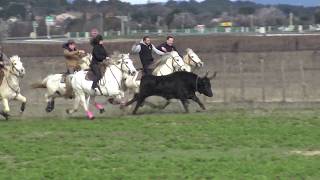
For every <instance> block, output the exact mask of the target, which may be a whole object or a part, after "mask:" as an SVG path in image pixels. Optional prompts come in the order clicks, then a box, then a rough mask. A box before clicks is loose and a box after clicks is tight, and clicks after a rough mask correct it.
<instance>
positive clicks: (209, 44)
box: [5, 36, 320, 116]
mask: <svg viewBox="0 0 320 180" xmlns="http://www.w3.org/2000/svg"><path fill="white" fill-rule="evenodd" d="M318 42H320V36H312V37H310V36H306V37H229V36H228V37H216V36H212V37H189V38H187V37H179V38H177V46H178V47H179V48H180V49H186V48H187V47H190V48H193V49H194V50H195V51H196V52H197V53H198V55H199V56H200V58H201V59H203V60H204V62H205V67H204V68H203V69H201V70H199V71H196V73H198V74H203V73H204V72H205V71H207V70H209V71H211V72H213V71H217V72H218V76H217V79H216V80H214V81H212V84H213V90H214V94H215V96H214V97H213V98H210V99H209V98H207V99H205V100H206V101H207V102H283V101H285V102H301V101H305V102H312V101H319V100H320V91H318V89H319V87H320V81H319V79H320V73H319V70H320V51H318V49H319V43H318ZM132 43H133V42H132V41H130V42H113V43H107V44H106V47H107V49H108V51H109V52H112V51H113V50H120V51H121V52H130V51H129V50H130V47H131V45H132ZM79 48H84V49H86V50H89V49H90V47H89V46H88V44H81V45H80V47H79ZM5 49H6V51H7V53H8V54H11V55H12V54H19V55H20V56H22V61H23V63H24V66H25V68H26V70H27V74H26V77H25V78H24V79H23V80H22V87H21V89H22V92H23V94H24V95H25V96H27V97H28V99H29V107H30V105H32V109H31V110H30V109H29V110H28V114H29V115H32V116H37V115H39V114H41V115H43V113H44V110H43V109H44V107H45V105H46V104H45V103H44V99H43V94H44V91H42V90H31V89H30V87H29V85H30V84H31V83H33V82H37V81H40V80H41V79H42V78H44V77H45V76H46V75H48V74H52V73H60V72H64V71H65V67H64V58H63V57H62V56H61V54H62V49H61V45H60V44H22V43H21V44H6V45H5ZM132 58H133V59H134V61H135V64H136V67H140V63H139V59H138V57H137V55H133V56H132ZM101 101H104V100H102V99H101ZM70 103H71V101H68V102H66V101H65V100H59V101H58V102H57V105H58V107H57V110H56V112H55V113H53V114H52V116H54V115H62V114H64V113H63V111H64V109H65V107H66V104H67V105H71V104H70ZM113 108H114V107H113Z"/></svg>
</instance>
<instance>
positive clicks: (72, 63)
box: [62, 40, 85, 74]
mask: <svg viewBox="0 0 320 180" xmlns="http://www.w3.org/2000/svg"><path fill="white" fill-rule="evenodd" d="M62 47H63V49H64V51H63V54H64V57H65V58H66V60H67V61H66V66H67V73H66V74H73V73H74V72H75V71H77V70H79V69H80V68H79V61H80V59H81V58H82V57H83V56H84V55H85V52H84V51H83V50H78V49H77V48H76V43H75V41H74V40H68V42H67V43H65V44H63V46H62Z"/></svg>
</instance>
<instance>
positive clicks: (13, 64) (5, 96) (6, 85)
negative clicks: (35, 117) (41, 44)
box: [0, 55, 27, 119]
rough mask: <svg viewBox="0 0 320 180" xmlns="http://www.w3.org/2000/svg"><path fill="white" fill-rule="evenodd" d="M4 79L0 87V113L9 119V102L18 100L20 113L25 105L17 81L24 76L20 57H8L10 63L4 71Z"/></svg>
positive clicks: (24, 99) (25, 100)
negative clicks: (1, 106) (1, 108)
mask: <svg viewBox="0 0 320 180" xmlns="http://www.w3.org/2000/svg"><path fill="white" fill-rule="evenodd" d="M4 74H5V75H4V78H3V80H2V83H1V85H0V99H1V101H2V104H3V110H2V111H1V113H0V114H1V115H3V116H4V117H5V118H6V119H8V117H9V112H10V107H9V101H10V100H18V101H20V102H22V105H21V108H20V110H21V112H23V111H24V109H25V104H26V102H27V99H26V98H25V97H24V96H22V95H21V93H20V86H19V79H20V78H22V77H23V76H24V75H25V69H24V67H23V64H22V62H21V60H20V57H19V56H17V55H15V56H12V57H10V63H9V65H8V66H6V67H5V69H4Z"/></svg>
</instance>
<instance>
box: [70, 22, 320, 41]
mask: <svg viewBox="0 0 320 180" xmlns="http://www.w3.org/2000/svg"><path fill="white" fill-rule="evenodd" d="M315 32H320V25H305V26H302V25H296V26H281V27H280V26H267V27H213V28H199V29H197V28H192V29H169V30H163V29H158V30H130V31H126V32H121V31H113V30H110V31H104V32H103V35H104V36H105V37H106V38H119V37H141V36H143V35H145V34H149V35H157V36H161V35H167V34H174V35H208V34H230V33H238V34H266V33H271V34H272V33H315ZM66 36H67V37H70V38H89V36H90V33H89V32H68V33H67V34H66Z"/></svg>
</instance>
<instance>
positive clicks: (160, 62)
mask: <svg viewBox="0 0 320 180" xmlns="http://www.w3.org/2000/svg"><path fill="white" fill-rule="evenodd" d="M171 53H172V52H170V53H166V54H164V55H163V56H161V58H160V59H159V60H158V61H155V62H153V63H152V64H151V65H150V66H151V67H158V66H160V65H162V64H165V63H166V62H167V59H169V58H170V57H171Z"/></svg>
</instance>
